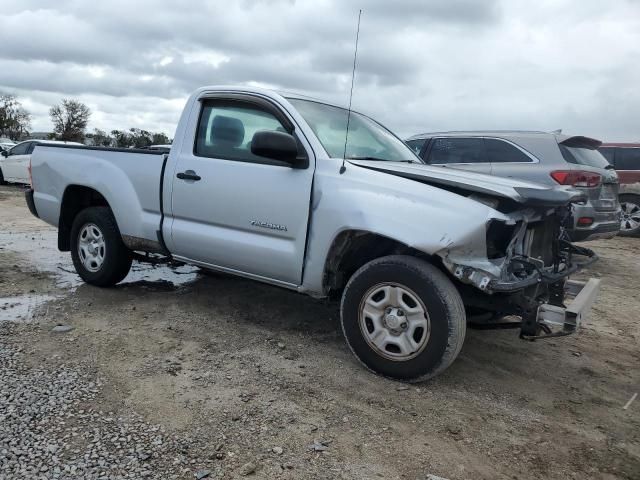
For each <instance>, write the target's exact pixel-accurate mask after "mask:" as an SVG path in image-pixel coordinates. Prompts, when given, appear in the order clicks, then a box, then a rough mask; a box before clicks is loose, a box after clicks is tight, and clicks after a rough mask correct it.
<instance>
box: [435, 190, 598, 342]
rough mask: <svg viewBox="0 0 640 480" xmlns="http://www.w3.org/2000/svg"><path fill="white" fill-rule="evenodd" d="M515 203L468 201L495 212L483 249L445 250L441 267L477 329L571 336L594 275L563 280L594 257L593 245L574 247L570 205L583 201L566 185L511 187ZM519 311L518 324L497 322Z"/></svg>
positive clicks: (589, 298)
mask: <svg viewBox="0 0 640 480" xmlns="http://www.w3.org/2000/svg"><path fill="white" fill-rule="evenodd" d="M515 190H516V191H518V193H519V194H520V195H521V199H520V201H518V202H516V201H514V200H513V199H504V198H496V197H484V198H483V197H482V196H479V195H477V194H474V195H473V198H474V199H476V200H477V201H480V202H482V203H486V204H488V205H489V206H491V207H492V208H494V209H495V210H497V211H499V212H500V213H501V214H502V216H501V217H500V218H494V219H490V220H489V221H488V222H487V225H486V234H485V236H484V248H483V249H481V250H478V249H477V248H476V249H475V250H474V251H470V250H469V249H468V248H464V247H461V248H456V247H453V248H451V249H447V250H445V251H443V252H440V256H441V259H442V264H443V265H444V267H445V268H446V269H447V270H448V271H449V272H450V273H451V275H452V276H453V277H455V278H456V279H457V281H458V282H460V284H462V285H464V286H466V287H471V288H464V287H463V288H462V289H461V292H462V294H463V297H464V299H465V304H466V305H467V307H468V308H470V309H471V310H472V311H473V312H481V314H480V315H475V316H472V321H475V323H477V324H478V326H480V327H481V328H506V327H520V329H521V337H522V338H525V339H529V340H535V339H539V338H545V337H550V336H561V335H567V334H570V333H573V332H574V331H575V330H576V329H577V328H578V327H579V325H580V323H581V321H582V319H583V317H584V316H586V314H587V313H588V311H589V310H590V307H591V305H592V303H593V301H594V300H595V297H596V295H597V291H598V288H599V280H597V279H590V280H589V281H587V282H578V281H575V280H569V279H568V277H569V276H570V275H571V274H573V273H575V272H577V271H579V270H581V269H582V268H584V267H586V266H588V265H590V264H591V263H593V262H595V261H596V260H597V255H596V254H595V252H593V251H592V250H590V249H588V248H585V247H581V246H577V245H573V244H572V243H571V241H570V239H569V237H568V235H567V232H566V229H565V226H568V225H571V204H572V203H579V202H580V201H582V198H581V194H580V193H578V192H574V191H570V190H558V191H554V190H550V191H542V193H541V191H527V189H517V188H516V189H515ZM509 316H517V317H520V318H521V321H520V320H519V321H511V322H505V321H502V320H500V321H496V319H503V318H504V317H509Z"/></svg>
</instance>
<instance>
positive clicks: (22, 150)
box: [9, 142, 31, 155]
mask: <svg viewBox="0 0 640 480" xmlns="http://www.w3.org/2000/svg"><path fill="white" fill-rule="evenodd" d="M30 145H31V142H24V143H19V144H18V145H16V146H15V147H13V148H12V149H11V150H9V155H25V154H26V153H27V150H28V149H29V146H30Z"/></svg>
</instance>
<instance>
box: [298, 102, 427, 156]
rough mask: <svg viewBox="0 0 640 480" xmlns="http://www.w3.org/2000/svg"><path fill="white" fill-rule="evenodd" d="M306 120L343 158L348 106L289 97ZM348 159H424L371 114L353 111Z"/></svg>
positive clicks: (332, 151) (331, 153) (330, 149)
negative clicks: (372, 117)
mask: <svg viewBox="0 0 640 480" xmlns="http://www.w3.org/2000/svg"><path fill="white" fill-rule="evenodd" d="M288 100H289V101H290V102H291V104H292V105H293V106H294V107H296V109H297V110H298V112H300V115H302V117H303V118H304V119H305V120H306V122H307V123H308V124H309V126H310V127H311V129H312V130H313V132H314V133H315V134H316V136H317V137H318V140H320V143H322V146H323V147H324V149H325V150H326V151H327V154H328V155H329V156H330V157H331V158H342V157H343V154H344V152H345V149H344V141H345V137H346V133H347V114H348V111H347V110H346V109H344V108H339V107H333V106H331V105H326V104H324V103H318V102H314V101H310V100H300V99H295V98H290V99H288ZM346 158H352V159H367V160H387V161H396V162H401V161H405V162H406V161H411V162H416V163H418V162H420V163H422V162H421V161H420V160H419V159H418V157H416V156H415V154H414V153H413V152H412V151H411V149H410V148H408V147H407V146H406V145H405V144H404V143H403V142H402V140H400V139H398V138H397V137H395V136H394V135H393V134H392V133H391V132H390V131H389V130H387V129H386V128H384V127H383V126H382V125H380V124H378V123H376V122H375V121H373V120H371V119H370V118H369V117H366V116H364V115H361V114H359V113H356V112H353V111H352V112H351V118H350V119H349V137H348V140H347V154H346Z"/></svg>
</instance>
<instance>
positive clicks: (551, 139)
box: [406, 131, 620, 241]
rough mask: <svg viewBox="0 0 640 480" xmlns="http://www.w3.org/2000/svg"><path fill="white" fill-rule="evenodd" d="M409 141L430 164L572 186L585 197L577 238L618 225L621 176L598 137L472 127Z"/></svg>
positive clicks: (608, 232)
mask: <svg viewBox="0 0 640 480" xmlns="http://www.w3.org/2000/svg"><path fill="white" fill-rule="evenodd" d="M406 143H407V144H408V145H409V147H411V148H412V149H413V151H414V152H415V153H416V154H417V155H418V156H419V157H420V158H422V159H423V160H425V161H426V162H427V163H428V164H430V165H439V166H443V167H450V168H459V169H463V170H470V171H473V172H478V173H484V174H489V175H495V176H499V177H508V178H518V179H522V180H528V181H532V182H537V183H542V184H545V185H571V186H573V187H574V188H576V189H578V190H580V191H582V192H584V193H585V194H586V196H587V201H586V202H585V203H583V204H581V205H579V204H576V205H574V210H573V226H572V227H571V228H570V229H569V234H570V236H571V239H572V240H574V241H583V240H593V239H597V238H611V237H614V236H616V234H617V233H618V231H619V229H620V204H619V203H618V188H619V184H618V175H617V174H616V172H615V171H614V169H613V168H611V166H610V165H609V162H607V160H606V159H605V158H604V157H603V156H602V155H601V154H600V153H599V152H598V147H599V146H600V145H601V142H600V141H599V140H594V139H592V138H587V137H582V136H568V135H560V134H555V133H547V132H527V131H470V132H438V133H424V134H421V135H415V136H413V137H411V138H409V139H408V140H406Z"/></svg>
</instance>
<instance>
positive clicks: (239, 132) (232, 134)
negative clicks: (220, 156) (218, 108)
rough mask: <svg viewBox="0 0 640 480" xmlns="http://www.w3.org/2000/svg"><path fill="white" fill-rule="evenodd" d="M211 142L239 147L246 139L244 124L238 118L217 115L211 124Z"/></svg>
mask: <svg viewBox="0 0 640 480" xmlns="http://www.w3.org/2000/svg"><path fill="white" fill-rule="evenodd" d="M210 140H211V143H213V144H214V145H226V146H230V147H238V146H240V145H241V144H242V141H243V140H244V125H243V124H242V122H241V121H240V120H238V119H237V118H232V117H225V116H223V115H216V116H215V117H213V123H212V124H211V138H210Z"/></svg>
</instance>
